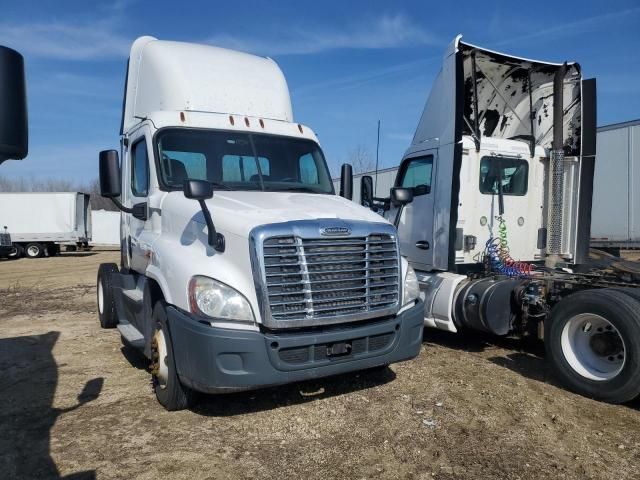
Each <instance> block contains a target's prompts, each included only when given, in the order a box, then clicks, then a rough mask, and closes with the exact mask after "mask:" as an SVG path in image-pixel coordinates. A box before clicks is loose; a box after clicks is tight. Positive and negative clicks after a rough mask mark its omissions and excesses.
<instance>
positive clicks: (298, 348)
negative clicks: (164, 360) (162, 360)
mask: <svg viewBox="0 0 640 480" xmlns="http://www.w3.org/2000/svg"><path fill="white" fill-rule="evenodd" d="M423 310H424V306H423V303H422V301H419V302H418V303H417V304H416V305H415V306H413V307H411V308H410V309H408V310H406V311H404V312H402V313H401V314H399V315H397V316H395V317H391V318H387V319H384V320H381V321H378V322H371V323H367V324H366V325H361V326H358V325H350V326H342V327H332V328H326V329H324V330H314V331H307V332H292V333H261V332H255V331H244V330H231V329H223V328H216V327H212V326H210V325H208V324H203V323H200V322H198V321H197V320H195V319H193V318H192V317H190V316H189V315H188V314H186V313H184V312H182V311H180V310H178V309H176V308H173V307H169V308H168V310H167V314H168V323H169V330H170V334H171V341H172V343H173V352H174V357H175V363H176V369H177V372H178V376H179V377H180V380H181V381H182V382H183V383H184V384H185V385H187V386H189V387H191V388H193V389H194V390H198V391H202V392H207V393H223V392H232V391H240V390H252V389H256V388H261V387H266V386H270V385H280V384H285V383H291V382H297V381H301V380H308V379H313V378H321V377H327V376H330V375H337V374H340V373H345V372H351V371H356V370H364V369H367V368H372V367H376V366H380V365H387V364H390V363H395V362H400V361H403V360H409V359H411V358H414V357H415V356H416V355H418V353H419V352H420V346H421V345H422V327H423V316H424V311H423ZM345 346H348V347H345ZM335 351H337V352H339V353H338V354H335V353H334V352H335Z"/></svg>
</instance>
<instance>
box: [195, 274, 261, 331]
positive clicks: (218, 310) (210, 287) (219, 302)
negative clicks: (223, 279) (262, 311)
mask: <svg viewBox="0 0 640 480" xmlns="http://www.w3.org/2000/svg"><path fill="white" fill-rule="evenodd" d="M189 306H190V307H191V312H192V313H196V314H199V315H204V316H206V317H211V318H219V319H221V320H236V321H240V322H253V321H254V318H253V312H252V311H251V305H249V302H248V300H247V299H246V298H245V297H244V295H242V294H241V293H240V292H238V291H237V290H235V289H233V288H231V287H229V286H227V285H225V284H224V283H220V282H218V281H216V280H214V279H212V278H209V277H203V276H196V277H193V278H192V279H191V281H190V282H189Z"/></svg>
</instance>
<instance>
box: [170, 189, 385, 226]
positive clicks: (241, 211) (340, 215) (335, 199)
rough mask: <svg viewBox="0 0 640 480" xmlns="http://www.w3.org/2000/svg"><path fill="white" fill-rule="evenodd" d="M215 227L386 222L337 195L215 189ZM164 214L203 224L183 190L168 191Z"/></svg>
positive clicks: (211, 205) (212, 202) (211, 204)
mask: <svg viewBox="0 0 640 480" xmlns="http://www.w3.org/2000/svg"><path fill="white" fill-rule="evenodd" d="M206 204H207V207H208V208H209V210H210V211H211V216H212V217H213V223H214V225H215V226H216V230H219V231H222V232H227V233H232V234H235V235H239V236H241V237H248V236H249V232H250V231H251V230H252V229H253V228H254V227H257V226H259V225H266V224H270V223H282V222H289V221H295V220H313V219H327V218H336V219H341V220H346V221H349V220H359V221H365V222H374V223H388V222H387V220H385V219H384V218H383V217H381V216H380V215H378V214H376V213H374V212H372V211H371V210H369V209H367V208H364V207H362V206H360V205H358V204H356V203H354V202H352V201H350V200H347V199H345V198H342V197H339V196H337V195H322V194H311V193H298V192H295V193H293V192H227V191H216V192H215V194H214V196H213V198H211V199H209V200H207V201H206ZM162 210H163V216H164V214H165V212H166V213H170V212H176V213H178V212H181V214H182V215H184V214H187V215H189V217H190V218H191V220H192V221H195V222H198V223H201V224H204V223H205V221H204V216H203V215H202V212H201V211H200V207H199V205H198V203H197V202H196V201H195V200H189V199H186V198H185V197H184V195H183V194H182V192H171V193H168V194H167V195H166V197H165V198H164V200H163V202H162Z"/></svg>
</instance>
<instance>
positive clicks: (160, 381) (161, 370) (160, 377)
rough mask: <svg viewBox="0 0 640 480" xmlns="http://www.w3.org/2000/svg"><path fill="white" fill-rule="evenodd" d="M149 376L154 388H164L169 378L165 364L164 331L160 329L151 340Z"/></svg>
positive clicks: (165, 345)
mask: <svg viewBox="0 0 640 480" xmlns="http://www.w3.org/2000/svg"><path fill="white" fill-rule="evenodd" d="M151 377H152V379H153V386H154V387H155V388H165V387H166V386H167V379H168V378H169V367H168V366H167V344H166V341H165V337H164V333H163V332H162V330H161V329H158V330H156V333H155V334H154V336H153V339H152V340H151Z"/></svg>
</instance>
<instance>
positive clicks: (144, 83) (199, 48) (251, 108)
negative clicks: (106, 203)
mask: <svg viewBox="0 0 640 480" xmlns="http://www.w3.org/2000/svg"><path fill="white" fill-rule="evenodd" d="M126 78H127V79H126V84H125V93H124V105H123V114H122V124H121V131H120V133H121V134H124V133H125V132H127V131H129V130H130V129H131V128H132V127H134V126H135V125H136V124H138V123H140V121H141V120H143V119H145V118H149V117H150V116H151V115H152V114H154V112H155V116H157V117H158V116H162V115H160V114H159V113H160V112H176V114H177V113H179V112H207V113H218V114H227V115H229V114H232V115H240V116H243V117H244V116H247V117H255V118H263V119H269V120H276V121H281V122H293V112H292V108H291V99H290V97H289V90H288V87H287V82H286V80H285V77H284V75H283V73H282V71H281V70H280V68H279V67H278V65H277V64H276V63H275V62H274V61H273V60H272V59H270V58H264V57H259V56H255V55H250V54H248V53H243V52H238V51H234V50H228V49H224V48H219V47H214V46H210V45H197V44H192V43H183V42H173V41H164V40H158V39H156V38H154V37H149V36H145V37H140V38H138V39H137V40H136V41H135V42H134V43H133V45H132V47H131V53H130V57H129V63H128V67H127V77H126ZM175 118H176V122H174V123H173V124H174V125H179V124H180V121H179V119H178V115H176V116H175Z"/></svg>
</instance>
